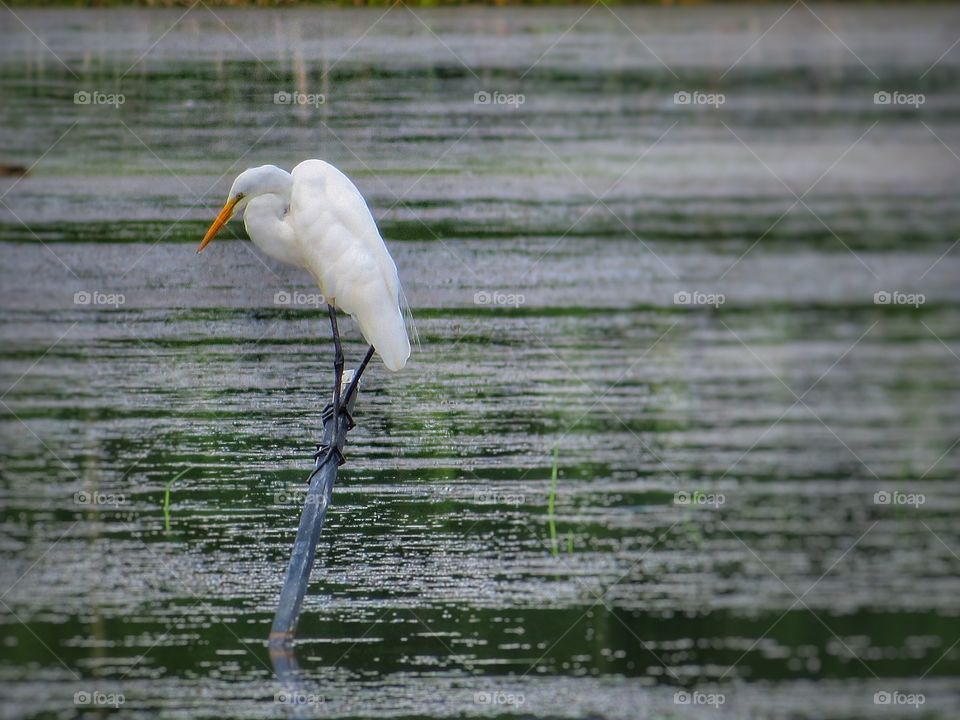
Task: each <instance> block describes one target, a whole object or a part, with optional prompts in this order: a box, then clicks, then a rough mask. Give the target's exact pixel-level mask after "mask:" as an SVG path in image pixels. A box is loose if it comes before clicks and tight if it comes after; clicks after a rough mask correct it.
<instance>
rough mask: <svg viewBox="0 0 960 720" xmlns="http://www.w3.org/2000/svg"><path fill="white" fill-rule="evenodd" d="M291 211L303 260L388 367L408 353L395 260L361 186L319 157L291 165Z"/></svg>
mask: <svg viewBox="0 0 960 720" xmlns="http://www.w3.org/2000/svg"><path fill="white" fill-rule="evenodd" d="M292 175H293V190H292V193H291V201H290V215H289V217H290V218H291V222H292V224H293V230H294V234H295V236H296V239H297V242H298V244H299V246H300V247H299V249H300V253H301V255H302V256H303V259H304V266H305V267H306V268H307V270H309V271H310V273H311V274H312V275H313V276H314V279H315V280H316V281H317V284H318V285H319V286H320V289H321V291H322V292H323V294H324V295H325V296H326V297H327V298H328V299H329V300H330V301H332V302H334V303H335V304H336V306H337V307H339V308H340V309H342V310H343V311H344V312H347V313H349V314H350V315H351V316H353V318H354V319H355V320H356V321H357V324H358V325H360V329H361V331H362V332H363V335H364V337H365V338H366V339H367V341H368V342H369V343H370V344H371V345H373V346H374V348H376V350H377V352H378V353H379V354H380V357H381V358H382V359H383V362H384V364H385V365H386V366H387V367H388V368H389V369H390V370H400V369H401V368H402V367H403V366H404V365H405V364H406V362H407V358H408V357H409V356H410V341H409V339H408V337H407V329H406V326H405V323H404V321H403V314H402V312H401V309H400V280H399V277H398V276H397V266H396V265H395V264H394V262H393V258H392V257H390V253H389V252H388V251H387V247H386V245H385V244H384V242H383V239H382V238H381V237H380V231H379V230H378V229H377V224H376V222H374V219H373V215H371V214H370V209H369V208H368V207H367V203H366V201H365V200H364V199H363V196H362V195H361V194H360V191H359V190H358V189H357V188H356V186H355V185H354V184H353V183H352V182H351V181H350V179H349V178H348V177H347V176H346V175H344V174H343V173H342V172H340V171H339V170H337V169H336V168H335V167H333V165H330V164H329V163H326V162H324V161H322V160H306V161H304V162H302V163H300V164H299V165H297V166H296V167H295V168H294V169H293V173H292Z"/></svg>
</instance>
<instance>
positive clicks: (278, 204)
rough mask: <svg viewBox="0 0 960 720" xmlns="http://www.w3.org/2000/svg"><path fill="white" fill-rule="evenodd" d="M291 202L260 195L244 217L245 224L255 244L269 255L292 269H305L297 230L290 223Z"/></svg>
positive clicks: (275, 196)
mask: <svg viewBox="0 0 960 720" xmlns="http://www.w3.org/2000/svg"><path fill="white" fill-rule="evenodd" d="M289 204H290V201H289V198H285V197H283V196H281V195H276V194H273V193H270V194H266V195H258V196H257V197H255V198H253V199H252V200H251V201H250V202H249V203H248V204H247V208H246V211H245V212H244V213H243V224H244V225H245V226H246V228H247V234H248V235H249V236H250V239H251V240H253V242H254V244H255V245H256V246H257V247H258V248H260V249H261V250H263V251H264V252H265V253H267V255H270V256H271V257H275V258H276V259H277V260H281V261H283V262H285V263H290V264H291V265H302V264H303V259H302V258H301V256H300V251H299V250H298V249H297V244H296V240H295V239H294V235H293V228H292V227H291V226H290V224H289V223H288V222H287V220H286V216H287V210H288V209H289Z"/></svg>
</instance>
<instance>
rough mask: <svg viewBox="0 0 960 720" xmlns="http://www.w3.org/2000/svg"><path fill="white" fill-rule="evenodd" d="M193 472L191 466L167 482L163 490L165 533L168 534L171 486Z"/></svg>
mask: <svg viewBox="0 0 960 720" xmlns="http://www.w3.org/2000/svg"><path fill="white" fill-rule="evenodd" d="M191 470H193V466H192V465H191V466H190V467H188V468H187V469H186V470H183V471H181V472H179V473H177V474H176V475H174V476H173V477H172V478H170V479H169V480H168V481H167V484H166V485H165V486H164V489H163V528H164V530H165V531H166V532H170V490H171V488H172V487H173V484H174V483H175V482H176V481H177V480H179V479H180V478H182V477H183V476H184V475H186V474H187V473H188V472H190V471H191Z"/></svg>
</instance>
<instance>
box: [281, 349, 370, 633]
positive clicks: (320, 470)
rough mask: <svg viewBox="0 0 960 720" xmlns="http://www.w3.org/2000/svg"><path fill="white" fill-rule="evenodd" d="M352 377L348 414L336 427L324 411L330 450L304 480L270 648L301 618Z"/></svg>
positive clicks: (348, 424) (347, 423)
mask: <svg viewBox="0 0 960 720" xmlns="http://www.w3.org/2000/svg"><path fill="white" fill-rule="evenodd" d="M371 350H372V348H371ZM354 377H355V373H352V372H347V373H345V374H344V378H343V385H344V386H345V392H344V406H345V407H346V410H347V412H343V410H342V409H341V411H340V412H339V413H338V414H337V419H338V423H337V425H338V427H334V426H333V406H332V405H328V406H327V407H326V408H325V409H324V411H323V444H324V446H326V447H327V448H329V450H328V451H327V452H325V453H323V455H321V456H320V457H318V458H317V460H316V466H315V467H314V469H313V472H312V473H310V477H309V478H308V479H307V482H308V484H309V487H308V489H307V498H306V501H305V502H304V505H303V512H302V513H301V515H300V527H299V528H297V538H296V540H294V543H293V552H292V553H291V554H290V565H289V567H288V568H287V577H286V580H284V583H283V589H282V590H281V591H280V601H279V603H278V604H277V612H276V614H275V615H274V616H273V626H272V627H271V628H270V645H271V646H276V645H284V644H288V643H290V642H292V640H293V633H294V631H295V630H296V627H297V620H298V619H299V618H300V608H301V606H302V605H303V597H304V595H305V594H306V591H307V584H308V582H309V580H310V571H311V569H312V568H313V560H314V556H315V554H316V550H317V542H319V540H320V531H321V530H322V529H323V521H324V519H325V518H326V516H327V509H328V508H329V507H330V503H331V501H332V499H333V485H334V483H335V482H336V481H337V468H338V466H339V464H340V462H341V461H342V459H343V446H344V444H345V443H346V439H347V433H348V432H349V431H350V429H351V428H352V427H353V423H352V421H351V419H350V413H351V412H352V411H353V405H354V402H355V401H356V397H357V392H356V387H357V386H356V383H355V382H353V378H354Z"/></svg>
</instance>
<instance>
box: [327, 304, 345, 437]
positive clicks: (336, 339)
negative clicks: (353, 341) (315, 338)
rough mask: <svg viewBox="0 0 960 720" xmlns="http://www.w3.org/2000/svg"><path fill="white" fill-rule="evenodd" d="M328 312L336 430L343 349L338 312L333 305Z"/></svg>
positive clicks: (329, 306) (335, 425) (341, 379)
mask: <svg viewBox="0 0 960 720" xmlns="http://www.w3.org/2000/svg"><path fill="white" fill-rule="evenodd" d="M327 312H328V313H330V328H331V329H332V330H333V379H334V383H333V421H334V423H333V427H334V428H336V427H338V426H337V415H338V413H339V412H340V385H341V384H343V348H342V347H341V346H340V329H339V328H338V327H337V311H336V309H334V307H333V305H327Z"/></svg>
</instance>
